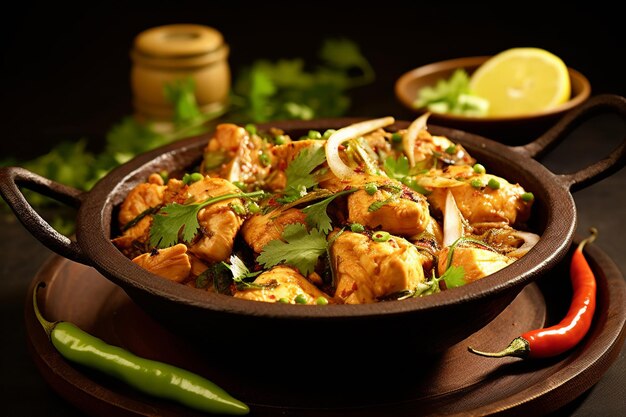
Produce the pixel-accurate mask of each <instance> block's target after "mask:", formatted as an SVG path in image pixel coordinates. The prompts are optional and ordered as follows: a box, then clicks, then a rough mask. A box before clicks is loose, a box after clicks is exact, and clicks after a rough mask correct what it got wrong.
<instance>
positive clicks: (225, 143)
mask: <svg viewBox="0 0 626 417" xmlns="http://www.w3.org/2000/svg"><path fill="white" fill-rule="evenodd" d="M246 136H248V132H247V131H246V129H244V128H243V127H240V126H237V125H235V124H232V123H222V124H219V125H217V127H216V128H215V133H213V137H212V138H211V139H209V143H208V144H207V146H206V148H204V152H205V154H207V153H216V152H222V151H225V152H228V153H230V157H231V158H232V157H233V156H235V153H236V152H237V149H239V144H240V143H241V141H242V140H243V139H244V138H245V137H246Z"/></svg>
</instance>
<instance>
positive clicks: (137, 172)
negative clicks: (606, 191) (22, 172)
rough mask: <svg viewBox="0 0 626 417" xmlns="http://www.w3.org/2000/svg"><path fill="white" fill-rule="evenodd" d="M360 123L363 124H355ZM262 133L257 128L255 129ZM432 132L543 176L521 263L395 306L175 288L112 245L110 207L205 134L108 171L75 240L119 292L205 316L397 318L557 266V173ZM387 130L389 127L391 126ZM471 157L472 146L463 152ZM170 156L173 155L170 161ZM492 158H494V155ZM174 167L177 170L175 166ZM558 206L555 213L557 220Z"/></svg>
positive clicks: (483, 142)
mask: <svg viewBox="0 0 626 417" xmlns="http://www.w3.org/2000/svg"><path fill="white" fill-rule="evenodd" d="M332 120H333V123H334V124H333V125H330V126H329V125H328V124H327V123H326V122H327V121H326V120H314V121H305V122H302V121H295V122H294V121H290V122H282V123H281V122H273V123H268V124H266V126H264V127H268V126H277V125H279V127H281V128H283V129H285V130H296V129H305V130H306V129H309V128H313V127H314V126H317V127H318V128H320V126H322V125H326V126H327V127H329V128H330V127H341V126H345V125H347V124H350V123H352V122H354V120H355V119H345V118H344V119H332ZM360 120H362V119H360ZM408 124H409V122H406V121H397V122H396V124H395V128H399V127H400V128H406V126H407V125H408ZM260 128H263V126H261V127H260ZM429 128H431V129H432V130H433V131H435V132H436V133H437V134H444V135H447V136H450V137H451V138H453V140H455V141H456V142H460V143H462V144H463V145H464V146H465V144H466V143H467V142H470V143H472V144H473V145H472V147H473V148H475V149H482V150H485V152H487V153H489V154H491V155H492V158H500V159H501V160H504V161H506V162H507V163H509V164H511V165H512V166H515V167H517V169H518V170H519V175H520V176H521V175H526V176H528V177H532V178H541V181H540V182H539V184H540V185H539V186H540V187H542V189H541V190H540V193H541V194H543V195H545V196H546V199H547V200H548V201H546V202H545V204H546V213H545V214H546V215H547V218H546V220H545V229H544V230H543V231H542V233H541V239H540V241H539V243H538V244H537V245H536V246H535V247H534V248H533V249H532V250H531V251H530V252H529V253H528V254H527V255H526V256H524V257H523V258H521V259H520V260H518V261H516V262H514V263H512V264H510V265H509V266H507V267H506V268H505V269H503V270H501V271H498V272H496V273H494V274H492V275H490V276H489V277H488V279H484V280H478V281H475V282H472V283H471V284H469V285H466V286H463V287H460V288H455V289H454V290H452V291H444V292H442V293H439V294H434V295H432V296H428V297H420V298H416V299H411V300H403V301H401V302H388V303H387V302H382V303H372V304H359V305H327V306H324V307H323V308H320V307H319V306H306V305H305V306H291V305H284V304H279V303H263V302H256V301H249V300H242V299H237V298H234V297H230V296H226V295H222V294H215V293H209V292H205V291H199V290H197V289H195V288H191V287H187V286H185V285H181V284H179V283H175V282H172V281H169V280H167V279H163V278H160V277H158V276H156V275H154V274H152V273H150V272H148V271H146V270H144V269H142V268H141V267H139V266H138V265H136V264H134V263H133V262H132V261H131V260H130V259H128V258H126V257H125V256H124V255H123V254H122V252H121V251H119V250H118V249H117V248H116V247H115V246H114V245H113V244H112V243H111V241H110V238H109V233H110V230H111V227H110V226H111V222H112V221H114V220H113V213H114V211H113V208H114V206H115V205H116V204H117V203H116V201H115V198H116V197H117V196H116V193H117V194H118V195H119V194H120V193H122V192H124V191H126V192H127V191H129V190H130V188H131V187H132V186H134V185H135V183H137V182H142V181H144V180H145V178H147V175H145V174H146V172H147V171H148V170H149V169H154V168H156V167H159V166H160V165H159V164H160V163H163V161H164V160H167V159H168V158H170V159H173V160H174V161H173V162H175V163H176V164H180V163H181V160H182V159H183V156H184V155H183V154H184V153H185V152H190V153H192V152H198V153H197V155H196V158H198V157H200V155H201V150H202V149H203V148H204V146H205V145H206V141H207V138H208V135H202V136H199V137H195V138H190V139H187V140H183V141H181V142H178V143H174V144H171V145H167V146H165V147H162V148H160V149H157V150H154V151H151V152H148V153H145V154H142V155H140V156H138V157H136V158H135V159H133V160H131V161H130V162H127V163H126V164H124V165H121V166H120V167H118V168H116V169H114V170H113V171H111V172H110V173H109V174H107V175H106V176H105V177H104V178H103V179H102V180H101V181H100V182H98V183H97V184H96V185H95V187H94V188H93V189H92V190H91V191H90V192H89V193H88V195H87V196H86V198H85V200H84V201H83V204H82V205H81V207H80V209H79V212H78V227H77V241H78V244H79V245H80V247H81V248H82V250H83V251H84V253H85V254H86V256H87V257H88V258H89V259H90V260H91V262H92V266H94V267H96V269H98V270H99V271H100V272H101V273H103V274H104V275H105V276H107V277H108V278H110V279H111V280H112V281H113V282H115V283H117V284H118V285H120V286H121V287H122V288H124V289H125V290H126V291H127V292H129V294H132V293H133V292H135V291H144V292H147V293H149V294H150V295H151V296H156V297H158V298H161V299H163V298H165V299H167V300H169V301H170V302H174V303H177V304H184V305H187V306H189V307H193V308H197V309H199V310H203V311H207V312H208V311H212V312H214V313H221V314H229V315H248V316H255V317H272V318H277V319H282V320H301V319H309V320H334V319H338V318H344V319H345V318H348V319H363V318H368V317H369V318H373V317H377V318H380V317H382V316H386V317H392V316H395V315H398V314H407V313H409V314H410V313H416V314H419V313H420V312H423V311H424V310H431V311H439V310H440V309H443V308H449V307H451V306H453V305H457V304H459V303H464V302H476V301H478V300H482V299H485V298H489V297H491V296H493V295H494V294H496V293H505V292H506V291H507V290H508V289H511V288H513V287H515V288H519V290H521V288H522V287H523V286H524V285H526V284H527V283H529V282H531V281H533V280H534V278H536V277H538V276H539V275H541V274H542V273H544V272H545V271H547V270H549V269H551V268H552V267H553V266H554V265H556V264H557V263H558V262H559V261H560V260H561V259H562V258H563V256H564V255H565V251H566V250H567V248H568V247H569V245H570V242H571V240H572V238H573V234H574V230H575V227H576V208H575V205H574V200H573V197H572V195H571V193H570V191H569V188H568V187H567V186H566V185H564V184H563V183H562V182H561V181H560V179H559V177H558V176H556V175H555V174H553V173H552V172H550V171H549V170H548V169H547V168H546V167H545V166H543V165H542V164H540V163H539V162H537V161H536V160H534V159H532V158H530V157H527V156H525V155H523V154H520V153H519V152H516V151H515V149H514V148H512V147H509V146H506V145H503V144H501V143H498V142H495V141H493V140H490V139H486V138H483V137H481V136H478V135H474V134H470V133H466V132H463V131H460V130H455V129H450V128H445V127H440V126H437V125H430V126H429ZM392 129H393V127H392ZM468 150H470V152H471V149H468ZM172 155H174V156H175V158H172ZM496 155H497V156H496ZM178 166H179V165H178ZM556 207H558V210H559V212H558V216H557V215H556Z"/></svg>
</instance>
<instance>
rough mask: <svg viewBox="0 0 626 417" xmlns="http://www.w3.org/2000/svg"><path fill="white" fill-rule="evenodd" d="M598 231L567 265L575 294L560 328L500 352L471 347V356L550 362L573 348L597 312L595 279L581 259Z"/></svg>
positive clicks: (518, 341)
mask: <svg viewBox="0 0 626 417" xmlns="http://www.w3.org/2000/svg"><path fill="white" fill-rule="evenodd" d="M597 233H598V232H597V230H596V229H595V228H591V235H590V236H589V237H588V238H587V239H585V240H583V241H582V242H580V244H579V245H578V248H576V250H575V251H574V255H573V256H572V261H571V264H570V280H571V282H572V288H573V291H574V294H573V296H572V301H571V304H570V307H569V310H568V312H567V315H566V316H565V318H563V320H561V322H560V323H559V324H556V325H554V326H551V327H548V328H545V329H537V330H531V331H529V332H526V333H524V334H523V335H521V336H520V337H517V338H515V339H513V341H512V342H511V344H510V345H509V346H508V347H507V348H506V349H504V350H503V351H501V352H497V353H490V352H481V351H478V350H475V349H472V348H471V347H470V348H468V349H469V351H470V352H472V353H476V354H477V355H481V356H487V357H491V358H501V357H504V356H517V357H520V358H549V357H552V356H556V355H560V354H561V353H563V352H566V351H568V350H570V349H571V348H573V347H574V346H576V345H577V344H578V343H579V342H580V341H581V340H582V338H583V337H585V335H586V334H587V331H588V330H589V327H591V320H592V319H593V314H594V312H595V309H596V279H595V276H594V275H593V271H592V270H591V268H590V267H589V263H587V260H586V259H585V256H584V255H583V248H584V247H585V245H586V244H587V243H591V242H593V241H594V240H595V238H596V235H597Z"/></svg>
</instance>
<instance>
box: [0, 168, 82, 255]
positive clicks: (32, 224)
mask: <svg viewBox="0 0 626 417" xmlns="http://www.w3.org/2000/svg"><path fill="white" fill-rule="evenodd" d="M20 187H24V188H27V189H29V190H32V191H35V192H37V193H39V194H42V195H45V196H46V197H50V198H53V199H55V200H57V201H59V202H61V203H64V204H66V205H68V206H71V207H74V208H78V207H80V205H81V203H82V201H83V199H84V196H85V195H86V193H84V192H82V191H80V190H77V189H76V188H72V187H68V186H66V185H63V184H59V183H58V182H54V181H52V180H49V179H47V178H44V177H42V176H40V175H37V174H35V173H33V172H30V171H28V170H26V169H24V168H19V167H2V168H0V194H1V195H2V197H3V198H4V200H5V201H6V202H7V204H8V205H9V207H11V210H13V212H14V213H15V216H16V217H17V218H18V219H19V221H20V222H21V223H22V224H23V225H24V227H25V228H26V229H27V230H28V231H29V232H30V233H31V234H32V235H33V236H34V237H35V238H37V240H39V241H40V242H41V243H43V244H44V245H45V246H46V247H47V248H48V249H51V250H53V251H54V252H56V253H58V254H59V255H61V256H64V257H66V258H68V259H71V260H73V261H76V262H80V263H82V264H85V265H91V263H90V262H89V261H88V259H87V257H86V256H85V255H84V254H83V252H82V250H81V249H80V246H78V243H76V242H75V241H73V240H71V239H70V238H68V237H67V236H64V235H62V234H60V233H59V232H57V231H56V230H54V228H53V227H52V226H50V224H49V223H48V222H47V221H46V220H44V219H43V218H42V217H41V216H40V215H39V213H37V212H36V211H35V210H34V209H33V207H32V206H31V205H30V204H29V203H28V201H27V200H26V198H25V197H24V194H23V193H22V191H21V190H20Z"/></svg>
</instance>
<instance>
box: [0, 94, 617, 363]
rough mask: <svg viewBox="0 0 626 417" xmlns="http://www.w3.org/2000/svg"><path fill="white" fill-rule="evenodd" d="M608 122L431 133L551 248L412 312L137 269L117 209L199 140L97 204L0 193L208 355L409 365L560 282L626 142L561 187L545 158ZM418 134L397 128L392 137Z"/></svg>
mask: <svg viewBox="0 0 626 417" xmlns="http://www.w3.org/2000/svg"><path fill="white" fill-rule="evenodd" d="M599 112H612V113H617V114H619V115H620V116H621V117H622V118H624V119H626V99H624V98H623V97H619V96H614V95H602V96H596V97H594V98H592V99H590V100H589V101H588V102H586V103H585V104H583V105H582V106H580V107H578V108H577V109H575V110H572V111H571V112H570V113H568V114H567V115H566V116H565V117H564V118H563V119H562V120H561V121H560V122H558V123H557V124H556V125H555V126H554V127H553V128H552V129H550V130H549V131H548V132H546V134H544V135H543V136H541V137H540V138H538V139H537V140H535V141H533V142H531V143H528V144H527V145H524V146H518V147H509V146H505V145H503V144H500V143H497V142H494V141H491V140H489V139H486V138H483V137H480V136H476V135H472V134H469V133H465V132H462V131H458V130H453V129H447V128H443V127H438V126H429V130H430V131H431V132H432V133H434V134H437V135H445V136H447V137H449V138H450V139H451V140H453V141H455V142H458V143H461V144H462V145H463V146H464V147H465V148H466V149H467V150H468V151H469V152H470V154H471V155H472V156H474V157H475V158H476V159H477V160H478V161H480V162H481V163H482V164H483V165H485V166H486V167H487V169H488V170H489V172H491V173H494V174H496V175H501V176H503V177H506V178H507V179H508V180H509V181H511V182H513V183H515V182H518V183H520V184H521V185H523V186H524V188H525V189H526V190H529V191H532V192H533V193H534V195H535V206H534V208H533V210H534V212H533V213H532V219H533V222H532V224H531V227H532V229H533V230H534V231H535V232H537V233H539V234H540V235H541V239H540V241H539V243H537V245H536V246H535V247H534V248H533V249H532V250H531V251H530V252H529V253H528V254H527V255H526V256H524V257H523V258H522V259H520V260H518V261H517V262H515V263H513V264H511V265H509V266H508V267H506V268H504V269H503V270H501V271H499V272H497V273H495V274H493V275H491V276H489V277H486V278H484V279H482V280H479V281H477V282H474V283H471V284H468V285H466V286H464V287H460V288H456V289H453V290H449V291H444V292H442V293H439V294H435V295H430V296H427V297H423V298H416V299H408V300H403V301H391V302H381V303H376V304H367V305H328V306H323V307H322V306H299V305H285V304H278V303H277V304H271V303H262V302H254V301H247V300H240V299H236V298H233V297H229V296H225V295H220V294H213V293H208V292H206V291H200V290H197V289H194V288H190V287H187V286H184V285H180V284H177V283H174V282H171V281H169V280H166V279H163V278H160V277H158V276H155V275H153V274H151V273H150V272H148V271H146V270H144V269H142V268H140V267H139V266H137V265H135V264H134V263H133V262H131V261H130V260H129V259H127V258H126V257H125V256H124V255H123V254H122V253H121V252H120V251H118V250H117V248H116V247H115V246H113V244H112V243H111V241H110V238H111V237H112V236H111V233H112V230H114V227H115V225H114V223H115V212H116V207H117V206H119V204H120V203H121V202H122V201H123V200H124V198H125V196H126V195H127V193H128V192H129V191H130V190H131V189H132V188H133V187H134V186H135V185H137V184H138V183H141V182H143V181H145V180H146V178H147V177H148V176H149V175H150V174H151V173H153V172H160V171H162V170H166V171H169V172H172V171H176V170H183V169H185V168H187V167H191V166H194V164H197V162H198V161H199V160H200V159H201V157H202V152H203V149H204V147H205V146H206V143H207V140H208V136H201V137H195V138H190V139H187V140H183V141H180V142H177V143H174V144H171V145H168V146H165V147H163V148H160V149H157V150H155V151H152V152H148V153H146V154H143V155H140V156H138V157H136V158H135V159H133V160H132V161H130V162H128V163H126V164H124V165H122V166H120V167H118V168H116V169H115V170H113V171H111V172H110V173H109V174H108V175H107V176H106V177H104V178H103V179H102V180H101V181H100V182H98V183H97V184H96V185H95V187H94V188H93V189H92V190H91V191H89V192H81V191H79V190H76V189H74V188H71V187H67V186H64V185H62V184H59V183H56V182H53V181H50V180H48V179H46V178H43V177H41V176H38V175H36V174H33V173H31V172H29V171H27V170H24V169H22V168H17V167H6V168H2V169H1V170H0V192H1V193H2V196H3V197H4V199H5V200H6V201H7V203H8V204H9V206H11V208H12V209H13V211H14V212H15V214H16V216H17V217H18V219H19V220H20V221H21V222H22V223H23V224H24V226H25V227H26V228H27V229H28V230H29V231H30V232H31V233H32V234H33V235H34V236H35V237H36V238H37V239H39V241H40V242H42V243H43V244H44V245H46V246H47V247H48V248H50V249H52V250H53V251H55V252H57V253H59V254H61V255H63V256H65V257H67V258H69V259H72V260H74V261H77V262H81V263H84V264H86V265H90V266H93V267H94V268H96V269H97V270H98V271H99V272H100V273H102V274H103V275H104V276H105V277H107V278H108V279H110V280H111V281H112V282H114V283H116V284H117V285H119V286H120V287H122V288H123V289H124V290H125V291H126V293H127V294H128V295H129V296H130V297H131V298H132V299H133V300H134V301H135V302H136V303H137V304H138V305H139V306H141V307H142V308H143V309H145V310H146V311H147V312H148V313H149V314H151V315H152V316H153V317H155V318H156V319H157V320H158V321H159V322H161V323H163V324H165V325H167V326H168V327H169V328H170V329H172V330H174V331H176V332H179V333H183V334H185V335H186V336H187V337H188V338H189V340H191V341H193V342H196V343H198V344H199V345H202V344H203V343H210V344H211V345H212V346H213V347H215V346H219V347H221V348H223V349H228V352H233V353H235V352H239V353H242V352H248V353H249V352H251V351H254V352H256V353H255V357H257V358H259V354H261V356H262V358H265V359H264V360H271V358H272V357H274V355H277V354H278V355H280V356H281V357H284V355H285V354H286V353H288V352H291V353H293V354H294V355H295V356H296V357H297V356H302V355H304V356H307V355H318V354H322V353H327V354H329V353H330V354H331V355H337V354H340V353H339V352H338V349H340V350H341V351H342V352H366V353H370V354H375V355H376V356H377V357H381V358H383V357H385V356H387V355H391V354H393V355H394V356H393V357H397V358H401V357H400V356H397V355H400V354H402V353H403V352H411V353H413V354H415V353H428V352H437V351H441V350H443V349H445V348H447V347H449V346H451V345H452V344H454V343H457V342H459V341H461V340H462V339H464V338H465V337H467V336H469V335H470V334H472V333H473V332H475V331H477V330H478V329H480V328H482V327H483V326H485V325H486V324H487V323H489V322H490V321H491V320H492V319H493V318H495V317H496V316H497V315H498V314H499V313H500V312H501V311H502V310H503V309H504V308H505V307H506V306H507V305H508V304H509V303H510V302H511V301H512V300H513V299H514V298H515V296H516V295H517V294H518V293H519V292H520V291H521V289H522V288H523V287H524V286H525V285H526V284H528V283H530V282H532V281H534V280H535V279H537V278H538V277H540V276H541V275H542V274H545V273H547V272H549V271H550V270H551V269H552V268H553V267H554V266H555V265H556V264H557V263H558V262H559V261H560V260H561V259H562V258H563V257H564V256H565V253H566V251H567V249H568V247H569V245H570V243H571V241H572V238H573V233H574V231H575V229H576V207H575V204H574V200H573V198H572V195H571V191H575V190H577V189H580V188H583V187H586V186H588V185H590V184H593V183H594V182H596V181H599V180H600V179H602V178H604V177H606V176H608V175H610V174H612V173H613V172H616V171H617V170H619V169H621V168H622V167H624V165H625V163H626V141H623V142H622V144H621V145H620V146H619V147H618V148H617V149H615V150H614V151H613V152H612V153H611V154H610V155H609V156H608V157H607V158H606V159H604V160H601V161H598V162H596V163H594V164H592V165H590V166H588V167H586V168H583V169H581V170H579V171H577V172H575V173H571V174H564V175H556V174H554V173H552V172H550V171H549V170H548V169H547V168H545V167H544V166H543V165H541V164H540V163H539V162H537V161H536V160H535V159H534V158H536V157H538V156H540V155H541V154H543V153H545V152H547V151H548V150H550V149H551V148H552V147H553V146H555V145H556V144H557V143H559V142H560V141H561V140H562V139H563V138H564V136H565V134H566V133H568V132H569V131H570V130H571V129H573V128H574V127H575V126H576V125H577V124H578V123H579V122H581V121H583V120H584V119H586V118H587V117H588V116H590V115H593V114H596V113H599ZM354 121H355V120H354V119H332V120H317V121H289V122H280V123H273V124H272V126H276V127H279V128H281V129H283V130H285V131H286V132H287V133H289V134H291V135H292V137H299V136H300V135H302V134H304V133H305V132H307V131H308V130H309V129H317V130H324V129H327V128H339V127H342V126H345V125H348V124H350V123H352V122H354ZM407 125H408V123H407V122H397V123H396V124H395V125H394V126H392V127H391V128H390V129H391V130H393V129H398V128H404V127H407ZM266 127H269V126H266ZM259 128H260V129H263V126H259ZM20 187H24V188H28V189H31V190H33V191H36V192H39V193H41V194H43V195H46V196H49V197H52V198H54V199H56V200H58V201H60V202H63V203H65V204H68V205H70V206H73V207H76V208H78V214H77V232H76V240H70V239H69V238H67V237H65V236H63V235H61V234H59V233H57V232H56V231H55V230H54V229H53V228H52V227H51V226H50V225H49V224H48V223H47V222H46V221H45V220H44V219H43V218H42V217H41V216H40V215H39V214H38V213H37V212H35V210H34V209H33V208H32V207H31V206H30V205H29V204H28V202H27V201H26V200H25V198H24V196H23V194H22V192H21V191H20ZM225 351H226V350H225ZM259 352H261V353H259ZM333 352H334V353H333ZM265 355H266V356H265ZM262 358H261V359H262ZM346 360H349V358H346ZM398 360H400V359H398Z"/></svg>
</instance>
